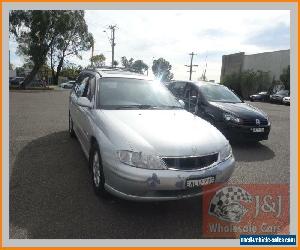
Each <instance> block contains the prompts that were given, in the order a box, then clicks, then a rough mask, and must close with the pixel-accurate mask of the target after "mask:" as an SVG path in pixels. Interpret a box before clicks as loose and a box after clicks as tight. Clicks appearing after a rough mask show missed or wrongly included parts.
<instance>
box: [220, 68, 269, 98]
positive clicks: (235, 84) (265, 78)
mask: <svg viewBox="0 0 300 250" xmlns="http://www.w3.org/2000/svg"><path fill="white" fill-rule="evenodd" d="M222 84H224V85H225V86H227V87H229V88H230V89H232V90H234V92H235V93H237V94H238V95H239V96H241V97H243V98H248V96H249V95H251V94H254V93H256V92H259V91H262V90H268V89H269V88H270V87H271V85H272V82H271V78H270V74H269V72H263V71H260V70H258V71H253V70H247V71H243V72H241V73H233V74H230V75H226V76H224V77H223V79H222Z"/></svg>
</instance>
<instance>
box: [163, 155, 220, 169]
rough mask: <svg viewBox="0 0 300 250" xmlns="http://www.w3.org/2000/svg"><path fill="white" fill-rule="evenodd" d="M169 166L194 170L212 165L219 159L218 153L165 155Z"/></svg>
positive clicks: (164, 158)
mask: <svg viewBox="0 0 300 250" xmlns="http://www.w3.org/2000/svg"><path fill="white" fill-rule="evenodd" d="M162 159H163V161H164V162H165V164H166V165H167V167H168V168H174V169H181V170H192V169H201V168H205V167H208V166H210V165H211V164H213V163H215V162H217V161H218V153H215V154H211V155H204V156H191V157H163V158H162Z"/></svg>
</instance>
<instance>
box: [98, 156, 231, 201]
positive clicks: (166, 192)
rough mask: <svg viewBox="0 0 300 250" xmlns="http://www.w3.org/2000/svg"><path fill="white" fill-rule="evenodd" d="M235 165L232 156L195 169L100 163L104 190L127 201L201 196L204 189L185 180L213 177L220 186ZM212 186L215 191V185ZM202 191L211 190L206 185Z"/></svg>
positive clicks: (228, 176)
mask: <svg viewBox="0 0 300 250" xmlns="http://www.w3.org/2000/svg"><path fill="white" fill-rule="evenodd" d="M111 164H113V163H111ZM234 164H235V160H234V157H233V156H231V157H230V158H229V159H227V160H226V161H224V162H220V163H218V164H217V165H215V166H212V167H210V168H207V169H203V170H195V171H194V170H189V171H184V170H170V169H168V170H149V169H141V168H135V167H131V166H128V165H124V164H121V163H118V165H117V166H112V165H110V164H109V163H108V162H103V167H104V175H105V182H106V183H105V189H106V190H107V191H108V192H110V193H111V194H113V195H115V196H118V197H120V198H124V199H127V200H137V201H159V200H178V199H183V198H190V197H194V196H199V195H202V194H203V193H204V191H203V189H202V188H201V187H197V188H186V181H187V179H194V178H205V177H209V176H215V181H216V184H220V185H221V184H223V183H224V182H226V181H227V180H228V179H229V178H230V176H231V174H232V172H233V171H234ZM207 187H209V186H207ZM213 187H214V189H213V190H215V189H216V188H217V187H218V185H213ZM205 190H208V191H213V190H209V188H206V189H205Z"/></svg>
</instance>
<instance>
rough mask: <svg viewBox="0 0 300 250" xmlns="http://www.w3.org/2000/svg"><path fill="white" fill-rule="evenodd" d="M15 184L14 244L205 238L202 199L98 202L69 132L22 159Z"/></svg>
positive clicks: (43, 141) (36, 145) (35, 146)
mask: <svg viewBox="0 0 300 250" xmlns="http://www.w3.org/2000/svg"><path fill="white" fill-rule="evenodd" d="M13 169H14V171H13V172H12V176H11V180H10V194H9V202H10V203H9V210H10V213H9V220H10V238H34V239H63V238H67V239H81V238H83V239H93V238H98V239H100V238H120V239H135V238H137V239H138V238H140V239H141V238H149V239H150V238H153V239H155V238H156V239H158V238H162V239H164V238H170V239H171V238H177V239H181V238H182V239H184V238H186V239H191V238H201V230H202V229H201V227H202V225H201V223H202V221H201V220H202V219H201V218H202V217H203V215H202V205H201V202H202V201H201V198H199V197H198V198H193V199H189V200H181V201H170V202H146V203H145V202H144V203H143V202H142V203H141V202H130V201H125V200H121V199H118V198H112V197H111V198H109V199H101V198H98V197H97V196H96V195H95V194H94V192H93V188H92V184H91V179H90V174H89V170H88V162H87V160H86V158H85V156H84V155H83V153H82V149H81V147H80V145H79V143H78V141H77V140H76V139H71V138H70V137H69V135H68V132H67V131H62V132H58V133H53V134H50V135H47V136H45V137H41V138H38V139H36V140H34V141H32V142H30V143H28V144H27V146H25V147H24V148H23V149H22V150H21V152H20V153H19V154H18V155H17V157H16V160H15V163H14V166H13Z"/></svg>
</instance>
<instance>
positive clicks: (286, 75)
mask: <svg viewBox="0 0 300 250" xmlns="http://www.w3.org/2000/svg"><path fill="white" fill-rule="evenodd" d="M280 81H281V82H282V83H283V85H284V87H285V89H288V90H290V65H289V66H287V68H285V69H283V71H282V74H281V75H280Z"/></svg>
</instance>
